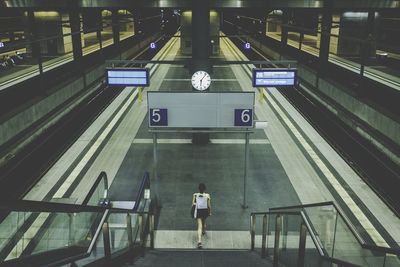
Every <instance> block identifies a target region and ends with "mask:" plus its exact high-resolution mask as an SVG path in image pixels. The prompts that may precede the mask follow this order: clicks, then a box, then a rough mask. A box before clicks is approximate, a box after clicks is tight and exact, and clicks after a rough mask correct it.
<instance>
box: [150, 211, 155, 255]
mask: <svg viewBox="0 0 400 267" xmlns="http://www.w3.org/2000/svg"><path fill="white" fill-rule="evenodd" d="M150 248H151V249H154V214H150Z"/></svg>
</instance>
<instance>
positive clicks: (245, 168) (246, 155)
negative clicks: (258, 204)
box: [242, 132, 250, 209]
mask: <svg viewBox="0 0 400 267" xmlns="http://www.w3.org/2000/svg"><path fill="white" fill-rule="evenodd" d="M249 148H250V147H249V133H248V132H246V134H245V145H244V177H243V205H242V208H243V209H247V208H248V207H249V206H247V204H246V189H247V188H246V187H247V172H248V165H249V164H248V163H249Z"/></svg>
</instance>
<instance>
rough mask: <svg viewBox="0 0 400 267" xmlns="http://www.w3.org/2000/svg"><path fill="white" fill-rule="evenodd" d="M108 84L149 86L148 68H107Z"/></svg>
mask: <svg viewBox="0 0 400 267" xmlns="http://www.w3.org/2000/svg"><path fill="white" fill-rule="evenodd" d="M107 83H108V85H117V86H149V84H150V82H149V70H148V69H129V68H121V69H107Z"/></svg>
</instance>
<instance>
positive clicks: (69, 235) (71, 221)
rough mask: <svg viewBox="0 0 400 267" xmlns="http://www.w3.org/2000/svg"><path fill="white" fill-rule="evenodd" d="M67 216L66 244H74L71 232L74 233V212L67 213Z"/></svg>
mask: <svg viewBox="0 0 400 267" xmlns="http://www.w3.org/2000/svg"><path fill="white" fill-rule="evenodd" d="M68 217H69V225H68V230H69V232H68V245H72V244H74V240H72V239H73V233H74V229H73V227H74V217H75V216H74V213H68Z"/></svg>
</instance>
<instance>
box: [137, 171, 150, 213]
mask: <svg viewBox="0 0 400 267" xmlns="http://www.w3.org/2000/svg"><path fill="white" fill-rule="evenodd" d="M149 187H150V175H149V172H147V171H146V172H144V174H143V177H142V181H141V183H140V186H139V193H138V194H137V196H136V199H135V206H134V207H133V210H135V211H136V210H137V209H138V207H139V204H140V199H141V198H142V195H143V194H144V193H145V190H146V189H147V188H149Z"/></svg>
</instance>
